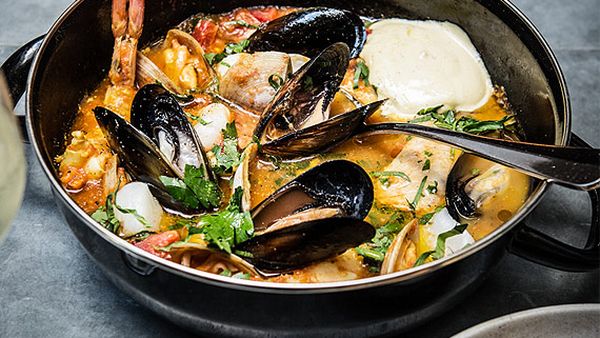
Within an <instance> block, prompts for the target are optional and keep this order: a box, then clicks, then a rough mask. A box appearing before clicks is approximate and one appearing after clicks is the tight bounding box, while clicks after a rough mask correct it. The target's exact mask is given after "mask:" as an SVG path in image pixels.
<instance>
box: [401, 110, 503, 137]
mask: <svg viewBox="0 0 600 338" xmlns="http://www.w3.org/2000/svg"><path fill="white" fill-rule="evenodd" d="M441 107H442V105H439V106H435V107H430V108H425V109H422V110H420V111H419V112H417V115H418V117H417V118H415V119H413V120H411V121H410V123H423V122H427V121H433V124H434V125H436V126H437V127H440V128H443V129H448V130H453V131H460V132H465V133H470V134H483V133H488V132H492V131H501V130H505V129H507V128H508V127H509V126H510V125H512V124H513V123H514V117H515V116H514V115H507V116H505V117H503V118H501V119H500V120H489V121H480V120H477V119H474V118H472V117H468V116H462V117H460V118H458V119H457V118H456V112H455V111H454V110H452V109H450V110H447V111H445V112H444V113H440V112H439V110H440V108H441Z"/></svg>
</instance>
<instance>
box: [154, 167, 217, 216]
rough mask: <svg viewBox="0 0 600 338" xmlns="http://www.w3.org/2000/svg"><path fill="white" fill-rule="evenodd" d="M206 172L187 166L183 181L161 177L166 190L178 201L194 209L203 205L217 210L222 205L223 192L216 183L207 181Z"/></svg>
mask: <svg viewBox="0 0 600 338" xmlns="http://www.w3.org/2000/svg"><path fill="white" fill-rule="evenodd" d="M204 177H205V173H204V170H202V169H200V168H196V167H194V166H192V165H189V164H188V165H186V166H185V171H184V177H183V181H182V180H181V179H179V178H173V177H167V176H160V181H161V182H162V184H164V186H165V189H166V190H167V192H168V193H169V195H171V196H172V197H173V198H175V199H176V200H178V201H180V202H182V203H183V204H185V205H186V206H188V207H189V208H192V209H196V208H198V207H199V206H200V205H202V206H203V207H204V208H216V207H218V206H219V204H220V203H221V191H220V190H219V187H218V185H217V184H216V183H214V182H212V181H210V180H208V179H205V178H204Z"/></svg>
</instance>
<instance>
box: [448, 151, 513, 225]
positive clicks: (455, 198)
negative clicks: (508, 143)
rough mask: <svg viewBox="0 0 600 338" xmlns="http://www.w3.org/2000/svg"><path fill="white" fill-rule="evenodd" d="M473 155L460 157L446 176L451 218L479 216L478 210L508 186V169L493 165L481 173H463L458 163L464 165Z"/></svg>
mask: <svg viewBox="0 0 600 338" xmlns="http://www.w3.org/2000/svg"><path fill="white" fill-rule="evenodd" d="M472 156H473V155H469V154H465V155H462V156H461V158H460V160H459V163H457V164H456V165H455V166H454V167H453V169H452V171H451V172H450V174H449V175H448V177H449V179H448V184H447V186H446V205H447V208H448V212H449V213H450V215H451V216H452V218H454V219H456V220H459V219H461V218H462V219H473V218H476V217H478V216H479V214H478V209H479V208H480V207H481V206H482V205H483V204H484V203H485V202H486V201H487V200H489V199H490V198H492V197H493V196H495V195H497V194H498V193H500V192H502V191H503V190H504V189H506V188H507V187H508V184H509V178H510V177H509V175H510V173H509V169H508V168H507V167H505V166H503V165H500V164H494V165H492V166H491V167H490V168H489V169H487V170H486V171H485V172H483V173H478V172H472V173H470V174H467V175H464V174H463V175H461V172H462V171H464V168H463V166H461V165H460V162H462V163H465V162H466V161H468V160H469V157H472Z"/></svg>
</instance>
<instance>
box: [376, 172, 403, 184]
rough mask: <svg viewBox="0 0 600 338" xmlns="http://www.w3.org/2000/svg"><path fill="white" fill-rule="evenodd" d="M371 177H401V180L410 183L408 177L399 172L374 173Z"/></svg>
mask: <svg viewBox="0 0 600 338" xmlns="http://www.w3.org/2000/svg"><path fill="white" fill-rule="evenodd" d="M371 175H373V177H375V178H378V177H389V176H396V177H401V178H403V179H405V180H407V181H408V182H410V177H408V175H406V174H405V173H403V172H401V171H374V172H372V173H371Z"/></svg>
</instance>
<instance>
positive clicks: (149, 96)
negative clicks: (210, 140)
mask: <svg viewBox="0 0 600 338" xmlns="http://www.w3.org/2000/svg"><path fill="white" fill-rule="evenodd" d="M131 124H132V125H133V126H134V127H136V128H137V129H138V130H139V131H141V132H142V133H144V134H145V135H146V136H148V137H149V138H150V139H151V140H152V141H153V142H154V144H156V145H157V146H158V147H159V148H160V149H162V147H163V146H164V145H161V144H160V138H159V134H161V133H162V135H163V137H164V138H163V142H168V143H169V144H170V147H171V148H172V149H173V158H172V159H170V160H171V161H172V163H173V166H175V167H176V168H178V169H179V171H180V172H182V173H183V172H184V171H185V166H186V165H187V164H189V165H192V166H194V167H196V168H202V169H203V170H204V173H205V176H206V177H207V178H210V179H211V180H213V181H215V180H216V178H215V176H214V174H213V173H212V171H211V170H210V167H209V165H208V160H207V157H206V154H205V153H204V150H203V148H202V144H201V143H200V139H199V138H198V136H197V135H196V133H195V132H194V129H193V127H192V125H191V124H190V122H189V121H188V119H187V117H186V116H185V114H184V112H183V110H182V109H181V107H180V105H179V103H178V101H177V99H176V98H175V97H174V96H173V94H171V93H170V92H169V91H167V90H166V89H165V88H163V87H162V86H160V85H157V84H149V85H145V86H143V87H142V88H141V89H140V90H139V91H138V93H137V94H136V95H135V98H134V100H133V103H132V105H131Z"/></svg>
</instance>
